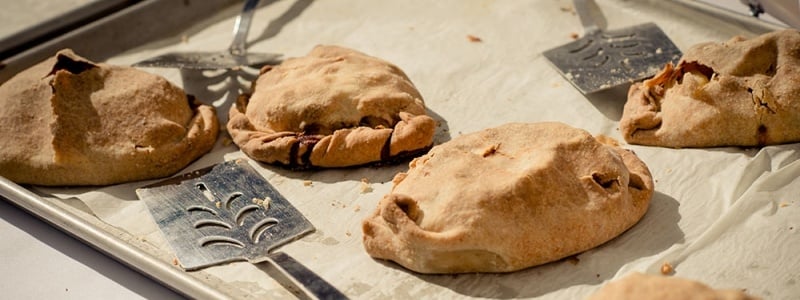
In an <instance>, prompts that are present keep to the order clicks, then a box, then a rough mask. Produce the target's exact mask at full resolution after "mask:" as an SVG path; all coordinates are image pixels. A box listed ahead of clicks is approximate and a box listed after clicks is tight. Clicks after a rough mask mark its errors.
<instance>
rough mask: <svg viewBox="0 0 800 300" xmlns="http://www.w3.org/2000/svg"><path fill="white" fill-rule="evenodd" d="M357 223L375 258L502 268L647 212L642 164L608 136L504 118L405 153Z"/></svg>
mask: <svg viewBox="0 0 800 300" xmlns="http://www.w3.org/2000/svg"><path fill="white" fill-rule="evenodd" d="M393 182H394V186H393V188H392V191H391V193H389V194H387V195H385V196H384V197H383V199H382V200H381V201H380V203H379V204H378V208H377V209H376V211H375V212H374V213H373V214H372V215H371V216H369V217H367V218H366V219H365V220H364V221H363V224H362V230H363V233H364V236H363V243H364V247H365V249H366V251H367V253H368V254H369V255H371V256H373V257H375V258H379V259H387V260H392V261H395V262H397V263H399V264H400V265H402V266H404V267H406V268H408V269H410V270H413V271H416V272H420V273H464V272H510V271H515V270H519V269H523V268H527V267H531V266H536V265H540V264H544V263H547V262H551V261H555V260H558V259H561V258H564V257H567V256H570V255H574V254H576V253H580V252H582V251H586V250H588V249H590V248H593V247H596V246H598V245H600V244H602V243H604V242H606V241H608V240H610V239H612V238H614V237H616V236H617V235H619V234H621V233H622V232H623V231H625V230H626V229H628V228H630V227H631V226H633V225H634V224H635V223H636V222H638V221H639V219H640V218H641V217H642V216H643V215H644V213H645V212H646V211H647V207H648V206H649V203H650V198H651V196H652V194H653V181H652V178H651V175H650V172H649V170H648V169H647V166H646V165H645V164H644V163H643V162H642V161H641V160H639V158H638V157H637V156H636V155H635V154H634V153H633V152H631V151H628V150H625V149H622V148H619V147H618V146H617V145H616V143H615V142H614V141H613V139H610V138H605V137H604V138H594V137H592V136H591V135H590V134H589V133H587V132H586V131H584V130H581V129H576V128H573V127H570V126H567V125H564V124H561V123H534V124H526V123H512V124H506V125H503V126H500V127H496V128H491V129H486V130H483V131H479V132H476V133H472V134H468V135H463V136H459V137H456V138H454V139H452V140H450V141H448V142H446V143H444V144H441V145H438V146H434V147H433V148H432V149H431V150H430V151H429V152H428V154H426V155H423V156H421V157H418V158H416V159H414V160H413V161H412V162H411V163H410V169H409V170H408V172H407V173H400V174H398V175H397V176H396V177H395V178H394V180H393Z"/></svg>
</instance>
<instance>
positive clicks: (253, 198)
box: [136, 159, 346, 299]
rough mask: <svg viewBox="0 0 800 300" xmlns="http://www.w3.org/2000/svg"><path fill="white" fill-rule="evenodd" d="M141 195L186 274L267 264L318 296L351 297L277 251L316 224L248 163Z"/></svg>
mask: <svg viewBox="0 0 800 300" xmlns="http://www.w3.org/2000/svg"><path fill="white" fill-rule="evenodd" d="M136 194H137V195H138V196H139V199H141V200H142V201H144V203H145V205H146V206H147V208H148V211H149V212H150V214H151V215H152V216H153V220H154V221H155V222H156V223H157V224H158V227H159V229H160V230H161V232H162V233H163V234H164V237H165V238H166V239H167V242H168V243H169V245H170V247H171V248H172V250H173V252H174V253H175V256H176V257H177V259H178V262H179V263H180V265H181V266H182V267H183V268H184V269H186V270H196V269H200V268H204V267H208V266H213V265H218V264H222V263H228V262H234V261H248V262H250V263H260V262H264V261H268V262H270V263H271V264H272V265H274V266H276V267H277V268H278V270H279V271H281V272H282V273H283V274H284V275H285V276H287V277H288V278H289V279H291V280H292V282H293V283H294V285H295V286H296V287H298V288H300V289H301V290H303V291H305V292H306V293H308V294H310V295H313V296H315V297H316V298H323V299H343V298H346V297H344V295H343V294H341V292H339V291H338V290H337V289H336V288H334V287H333V286H331V285H330V284H329V283H327V282H326V281H325V280H323V279H322V278H320V277H319V276H317V275H316V274H314V273H313V272H312V271H311V270H309V269H307V268H305V267H304V266H303V265H302V264H300V263H299V262H297V261H295V260H294V259H293V258H292V257H291V256H289V255H287V254H285V253H281V252H272V251H273V250H274V249H275V248H277V247H280V246H282V245H284V244H286V243H289V242H292V241H294V240H297V239H299V238H301V237H302V236H304V235H306V234H308V233H311V232H313V231H314V226H313V225H311V223H310V222H309V221H308V220H307V219H306V218H305V217H304V216H303V215H302V214H301V213H300V211H298V210H297V209H296V208H295V207H294V206H292V204H291V203H290V202H289V201H288V200H286V198H284V197H283V196H282V195H281V194H280V193H278V191H277V190H275V188H274V187H273V186H272V185H271V184H269V182H267V181H266V180H265V179H264V178H263V177H262V176H261V175H259V174H258V173H257V172H256V171H255V170H254V169H253V168H252V167H251V166H250V165H249V164H248V163H247V161H245V160H241V159H240V160H232V161H227V162H224V163H221V164H218V165H215V166H212V167H208V168H205V169H202V170H198V171H194V172H191V173H187V174H184V175H180V176H177V177H174V178H171V179H167V180H165V181H162V182H158V183H155V184H152V185H148V186H145V187H142V188H139V189H137V190H136Z"/></svg>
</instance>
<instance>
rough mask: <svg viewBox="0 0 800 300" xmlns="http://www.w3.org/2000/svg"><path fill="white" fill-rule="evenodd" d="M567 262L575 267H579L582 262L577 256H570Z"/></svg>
mask: <svg viewBox="0 0 800 300" xmlns="http://www.w3.org/2000/svg"><path fill="white" fill-rule="evenodd" d="M567 262H569V263H571V264H572V265H573V266H574V265H577V264H578V263H579V262H581V260H580V259H579V258H578V257H577V256H570V257H567Z"/></svg>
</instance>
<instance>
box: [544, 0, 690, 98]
mask: <svg viewBox="0 0 800 300" xmlns="http://www.w3.org/2000/svg"><path fill="white" fill-rule="evenodd" d="M573 3H574V5H575V10H576V11H577V13H578V16H579V17H580V20H581V24H582V25H583V30H584V35H583V37H581V38H579V39H577V40H575V41H573V42H571V43H568V44H566V45H563V46H560V47H557V48H553V49H550V50H547V51H545V52H544V56H545V57H546V58H547V59H548V60H549V61H550V62H551V63H552V64H553V66H555V67H556V69H558V71H559V73H561V75H562V76H564V78H566V79H567V80H568V81H569V82H570V83H572V85H573V86H575V88H577V89H578V90H579V91H581V93H584V94H589V93H594V92H597V91H601V90H605V89H609V88H613V87H616V86H618V85H622V84H626V83H631V82H634V81H638V80H642V79H645V78H647V77H650V76H653V75H655V74H656V73H657V72H658V71H660V70H661V69H662V68H663V67H664V65H665V64H666V63H668V62H673V63H677V62H678V60H679V59H680V57H681V55H682V54H681V51H680V50H679V49H678V47H677V46H675V44H673V43H672V41H671V40H670V39H669V37H668V36H667V35H666V34H664V32H663V31H661V29H660V28H658V26H656V25H655V24H653V23H645V24H641V25H636V26H631V27H626V28H622V29H616V30H608V31H604V30H602V29H601V24H604V23H605V22H603V20H604V19H603V16H602V12H600V8H599V7H597V4H596V3H595V2H594V1H593V0H574V1H573Z"/></svg>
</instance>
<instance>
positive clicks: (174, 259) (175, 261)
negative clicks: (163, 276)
mask: <svg viewBox="0 0 800 300" xmlns="http://www.w3.org/2000/svg"><path fill="white" fill-rule="evenodd" d="M172 265H173V266H177V265H178V258H176V257H173V258H172Z"/></svg>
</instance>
